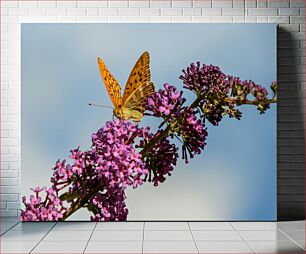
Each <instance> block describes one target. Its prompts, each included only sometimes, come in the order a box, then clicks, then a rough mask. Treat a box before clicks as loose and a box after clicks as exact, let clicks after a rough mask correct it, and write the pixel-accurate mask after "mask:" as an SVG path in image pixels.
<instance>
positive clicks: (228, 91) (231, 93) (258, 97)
mask: <svg viewBox="0 0 306 254" xmlns="http://www.w3.org/2000/svg"><path fill="white" fill-rule="evenodd" d="M180 79H181V80H182V81H183V83H184V88H186V89H188V90H191V91H193V92H194V93H195V94H196V95H197V96H198V98H199V101H198V107H199V108H200V109H201V111H202V113H203V114H204V115H205V118H206V119H207V120H208V121H210V122H211V123H212V124H213V125H218V124H219V122H220V121H221V119H222V117H223V116H224V115H226V114H227V115H229V116H230V117H235V118H237V119H240V117H241V112H240V111H239V110H238V109H237V108H236V106H239V105H241V104H253V105H256V106H257V109H258V110H259V111H260V113H264V112H265V111H266V110H267V109H268V108H269V105H270V103H271V101H270V100H269V99H268V97H267V95H268V93H267V90H266V89H265V88H264V87H262V86H260V85H258V84H256V83H255V82H254V81H251V80H246V81H241V80H240V79H239V78H238V77H233V76H230V75H226V74H224V73H223V72H222V71H221V70H220V68H219V67H217V66H214V65H206V64H203V65H201V64H200V62H197V64H194V63H192V64H191V65H190V66H189V67H187V69H186V70H183V75H181V76H180ZM274 84H275V83H274ZM248 95H252V96H253V97H254V98H255V100H253V101H250V100H249V99H248Z"/></svg>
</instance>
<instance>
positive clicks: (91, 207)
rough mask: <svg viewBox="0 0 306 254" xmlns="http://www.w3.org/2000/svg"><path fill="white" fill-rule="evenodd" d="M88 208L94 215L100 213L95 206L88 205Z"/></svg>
mask: <svg viewBox="0 0 306 254" xmlns="http://www.w3.org/2000/svg"><path fill="white" fill-rule="evenodd" d="M86 207H87V209H88V211H90V212H93V213H94V214H97V213H99V209H98V208H97V207H96V206H94V205H91V204H88V205H87V206H86Z"/></svg>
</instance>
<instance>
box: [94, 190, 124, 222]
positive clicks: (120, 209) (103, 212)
mask: <svg viewBox="0 0 306 254" xmlns="http://www.w3.org/2000/svg"><path fill="white" fill-rule="evenodd" d="M125 198H126V196H125V193H124V190H123V189H121V188H113V189H108V191H107V192H106V193H104V194H102V193H100V192H99V193H97V194H96V195H95V196H94V197H93V198H92V199H90V200H89V209H90V211H92V212H93V213H94V216H91V217H90V218H91V220H92V221H124V220H126V218H127V215H128V209H127V208H126V204H125Z"/></svg>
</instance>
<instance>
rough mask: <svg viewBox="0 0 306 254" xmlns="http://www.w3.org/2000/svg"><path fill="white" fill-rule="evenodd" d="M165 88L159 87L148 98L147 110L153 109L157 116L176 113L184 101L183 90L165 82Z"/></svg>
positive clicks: (165, 116) (167, 115)
mask: <svg viewBox="0 0 306 254" xmlns="http://www.w3.org/2000/svg"><path fill="white" fill-rule="evenodd" d="M164 88H165V89H159V90H158V92H155V93H154V94H152V95H151V96H150V97H149V98H148V102H147V110H149V111H152V113H153V115H154V116H156V117H164V118H167V117H169V116H171V115H172V116H173V115H176V113H177V112H178V111H179V110H180V107H181V105H182V104H183V103H184V101H185V100H184V99H183V97H182V95H183V92H182V91H178V90H177V89H176V87H174V86H171V85H169V84H168V83H166V84H164Z"/></svg>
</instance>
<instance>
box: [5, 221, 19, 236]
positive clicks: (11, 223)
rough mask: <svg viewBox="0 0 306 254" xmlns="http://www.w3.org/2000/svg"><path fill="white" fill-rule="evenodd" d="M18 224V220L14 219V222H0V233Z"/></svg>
mask: <svg viewBox="0 0 306 254" xmlns="http://www.w3.org/2000/svg"><path fill="white" fill-rule="evenodd" d="M18 224H19V222H16V221H15V222H3V223H1V225H0V229H1V231H2V232H1V233H4V232H5V231H7V230H9V229H11V228H13V227H14V226H16V225H18Z"/></svg>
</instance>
